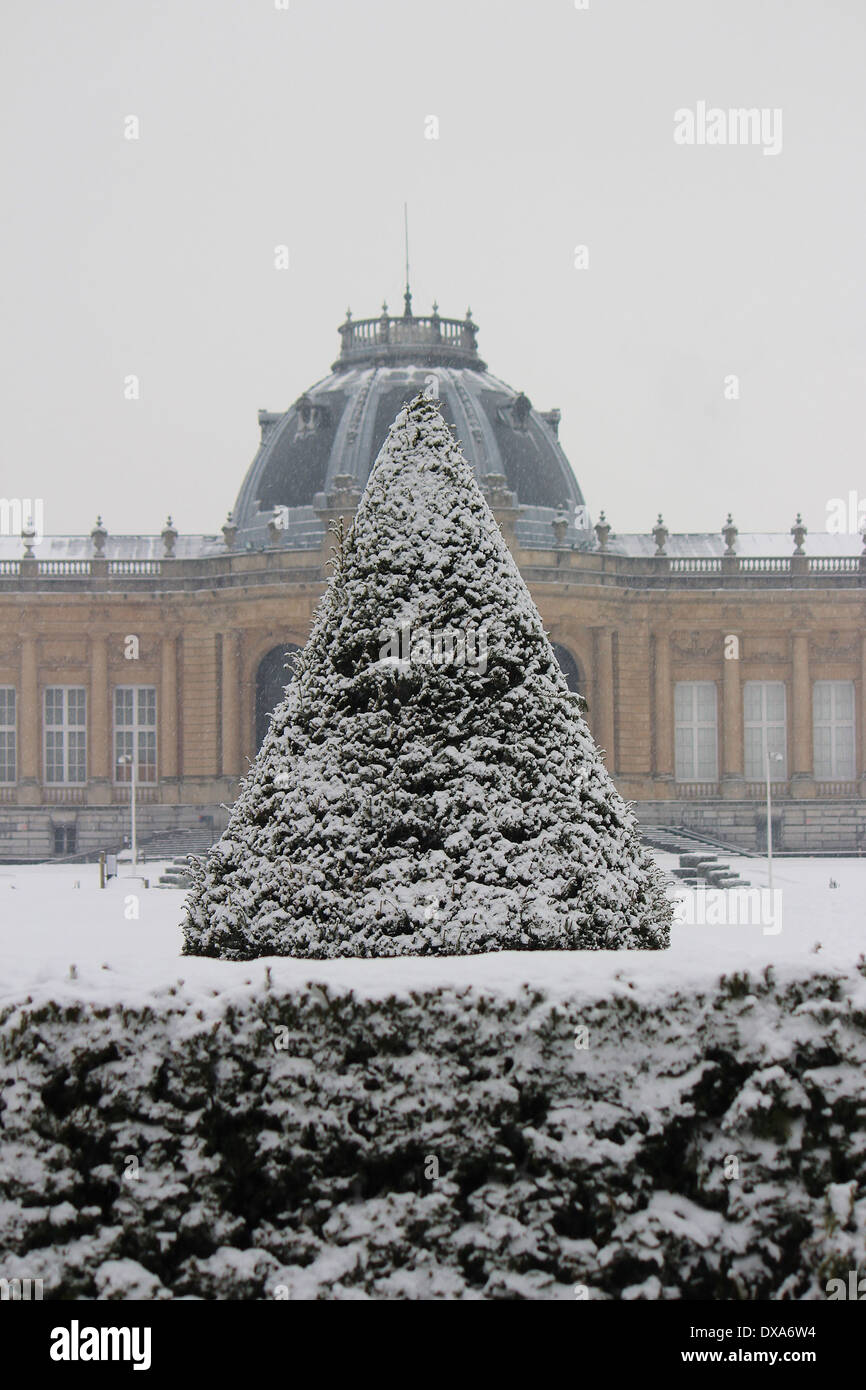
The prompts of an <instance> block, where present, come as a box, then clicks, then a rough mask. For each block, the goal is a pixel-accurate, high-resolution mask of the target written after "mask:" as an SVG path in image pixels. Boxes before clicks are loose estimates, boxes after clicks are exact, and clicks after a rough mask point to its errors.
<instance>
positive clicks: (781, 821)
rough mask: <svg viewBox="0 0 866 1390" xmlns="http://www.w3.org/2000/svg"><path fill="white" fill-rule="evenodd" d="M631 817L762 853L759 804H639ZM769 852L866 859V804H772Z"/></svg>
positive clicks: (763, 826) (713, 801) (763, 808)
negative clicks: (771, 841) (839, 855)
mask: <svg viewBox="0 0 866 1390" xmlns="http://www.w3.org/2000/svg"><path fill="white" fill-rule="evenodd" d="M635 812H636V814H637V817H638V820H639V821H640V823H641V824H642V825H645V826H652V825H669V826H684V827H686V828H687V829H691V830H695V831H698V832H699V833H701V834H704V835H708V836H712V837H717V838H718V839H719V840H720V841H721V842H722V843H723V844H726V845H734V846H742V848H743V849H747V850H757V851H758V852H760V853H763V852H765V851H766V847H767V812H766V806H765V805H764V803H762V802H760V801H728V800H723V799H722V798H712V799H711V798H709V797H707V798H706V799H703V798H702V799H700V800H698V799H696V800H694V801H691V800H689V801H639V802H636V803H635ZM773 847H774V849H776V850H778V851H786V852H788V853H790V854H840V853H841V854H866V803H864V802H863V801H862V800H860V799H855V798H853V797H852V798H851V799H850V800H843V799H841V798H840V799H839V800H833V801H824V802H818V801H795V800H784V801H781V800H780V801H776V802H774V803H773Z"/></svg>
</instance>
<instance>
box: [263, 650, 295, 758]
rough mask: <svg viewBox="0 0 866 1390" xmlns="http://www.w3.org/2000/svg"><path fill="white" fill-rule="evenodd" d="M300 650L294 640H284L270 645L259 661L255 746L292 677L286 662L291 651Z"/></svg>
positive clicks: (266, 729)
mask: <svg viewBox="0 0 866 1390" xmlns="http://www.w3.org/2000/svg"><path fill="white" fill-rule="evenodd" d="M297 651H300V647H297V646H296V645H295V643H294V642H285V643H284V644H283V646H281V647H272V648H271V650H270V651H269V652H267V653H266V654H265V655H264V656H263V657H262V659H261V661H260V662H259V668H258V670H257V671H256V748H257V749H259V748H261V746H262V743H263V742H264V738H265V734H266V733H267V732H268V725H269V724H270V721H271V715H272V714H273V712H274V710H275V709H276V707H277V705H279V704H281V703H282V699H283V695H284V694H285V691H286V686H287V685H288V684H289V683H290V681H291V679H292V670H291V666H289V668H288V669H286V667H287V663H288V660H289V657H290V656H291V654H292V652H297Z"/></svg>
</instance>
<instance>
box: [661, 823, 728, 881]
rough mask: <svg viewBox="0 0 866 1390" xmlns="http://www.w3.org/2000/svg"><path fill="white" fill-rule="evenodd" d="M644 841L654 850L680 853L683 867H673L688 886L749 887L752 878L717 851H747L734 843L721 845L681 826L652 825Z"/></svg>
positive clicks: (675, 876) (674, 874) (674, 871)
mask: <svg viewBox="0 0 866 1390" xmlns="http://www.w3.org/2000/svg"><path fill="white" fill-rule="evenodd" d="M643 840H644V843H645V844H647V845H649V847H650V848H651V849H660V850H663V851H664V852H665V853H666V854H676V855H678V856H679V861H680V862H679V868H676V869H672V870H671V872H672V874H673V876H674V878H678V879H679V880H680V881H681V882H682V883H684V884H685V886H686V887H687V888H700V887H704V888H748V886H749V880H748V879H746V878H741V877H740V875H739V874H737V873H734V871H733V870H732V869H731V867H730V865H729V864H725V863H724V862H723V861H722V860H721V859H720V858H719V855H718V854H717V853H712V851H713V850H718V849H721V850H724V851H727V853H728V854H738V855H739V854H744V853H746V851H744V850H741V849H737V848H736V847H734V846H729V845H720V844H718V843H717V842H715V841H712V840H709V839H708V838H707V837H706V836H703V835H698V834H695V833H694V832H693V831H691V830H684V829H683V828H681V827H680V826H668V825H651V826H646V827H645V828H644V830H643Z"/></svg>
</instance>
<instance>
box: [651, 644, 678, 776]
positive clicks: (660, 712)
mask: <svg viewBox="0 0 866 1390" xmlns="http://www.w3.org/2000/svg"><path fill="white" fill-rule="evenodd" d="M654 697H655V698H654V705H655V708H654V710H653V716H654V721H653V723H654V731H655V749H656V759H655V777H656V779H657V780H658V781H662V782H672V781H673V778H674V709H673V700H674V693H673V685H672V683H671V639H670V635H669V634H668V633H667V632H657V633H656V634H655V670H654Z"/></svg>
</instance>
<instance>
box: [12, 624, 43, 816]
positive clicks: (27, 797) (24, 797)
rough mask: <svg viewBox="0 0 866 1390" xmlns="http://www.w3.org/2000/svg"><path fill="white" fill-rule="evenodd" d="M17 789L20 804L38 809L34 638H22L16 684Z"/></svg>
mask: <svg viewBox="0 0 866 1390" xmlns="http://www.w3.org/2000/svg"><path fill="white" fill-rule="evenodd" d="M17 716H18V789H17V800H18V803H19V805H23V806H38V805H39V803H40V801H41V800H42V798H41V795H40V777H39V763H40V753H39V731H40V729H41V727H42V719H41V711H40V708H39V670H38V658H37V654H36V638H35V637H32V636H26V637H22V638H21V675H20V680H19V683H18V710H17Z"/></svg>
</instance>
